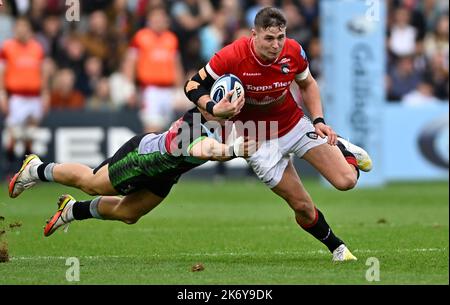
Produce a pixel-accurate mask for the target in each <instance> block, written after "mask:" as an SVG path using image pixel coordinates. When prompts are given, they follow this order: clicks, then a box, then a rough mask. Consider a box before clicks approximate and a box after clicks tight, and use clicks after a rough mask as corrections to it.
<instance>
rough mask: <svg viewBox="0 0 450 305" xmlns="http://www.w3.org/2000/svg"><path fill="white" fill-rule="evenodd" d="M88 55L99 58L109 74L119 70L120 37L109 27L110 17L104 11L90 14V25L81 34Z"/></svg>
mask: <svg viewBox="0 0 450 305" xmlns="http://www.w3.org/2000/svg"><path fill="white" fill-rule="evenodd" d="M80 40H81V43H82V44H83V45H84V47H85V49H86V51H87V53H88V55H91V56H95V57H97V58H99V59H100V60H101V61H102V63H103V67H104V69H105V72H106V73H107V74H110V73H112V71H115V70H117V68H118V66H117V61H118V59H119V58H120V56H121V54H122V53H121V51H123V50H121V49H120V48H119V39H118V37H117V35H115V34H114V32H112V31H111V30H110V28H109V27H108V19H107V17H106V14H105V13H104V12H102V11H95V12H93V13H92V14H91V15H90V16H89V27H88V30H87V32H86V33H84V34H82V35H80Z"/></svg>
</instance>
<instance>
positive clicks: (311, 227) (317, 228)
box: [295, 208, 344, 252]
mask: <svg viewBox="0 0 450 305" xmlns="http://www.w3.org/2000/svg"><path fill="white" fill-rule="evenodd" d="M314 209H315V211H316V217H315V219H314V221H313V222H312V223H311V224H308V225H304V224H302V223H300V220H299V218H298V217H295V220H296V221H297V223H298V224H299V225H300V227H302V228H303V229H304V230H305V231H306V232H308V233H309V234H311V235H312V236H314V237H315V238H317V239H318V240H319V241H320V242H322V243H323V244H324V245H325V246H327V248H328V249H329V250H330V252H333V251H334V250H335V249H336V248H337V247H339V246H340V245H342V244H343V243H344V242H343V241H342V240H340V239H339V238H338V237H336V235H334V233H333V231H332V230H331V228H330V226H329V225H328V223H327V222H326V220H325V217H324V216H323V214H322V212H320V211H319V210H318V209H317V208H314Z"/></svg>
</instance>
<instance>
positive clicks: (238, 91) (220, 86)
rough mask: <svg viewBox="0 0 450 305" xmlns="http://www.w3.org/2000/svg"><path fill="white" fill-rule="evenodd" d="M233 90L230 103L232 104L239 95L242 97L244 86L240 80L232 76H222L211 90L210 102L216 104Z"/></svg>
mask: <svg viewBox="0 0 450 305" xmlns="http://www.w3.org/2000/svg"><path fill="white" fill-rule="evenodd" d="M233 89H234V93H233V95H232V96H231V100H230V102H231V103H233V102H234V101H236V100H237V99H238V98H239V97H240V96H241V95H244V85H242V82H241V80H240V79H239V78H238V77H237V76H236V75H234V74H224V75H222V76H221V77H219V78H218V79H217V80H216V81H215V82H214V85H213V86H212V88H211V92H210V93H209V96H210V97H211V99H212V101H213V102H215V103H218V102H219V101H220V100H221V99H223V98H224V97H225V95H226V94H227V93H228V92H230V91H231V90H233Z"/></svg>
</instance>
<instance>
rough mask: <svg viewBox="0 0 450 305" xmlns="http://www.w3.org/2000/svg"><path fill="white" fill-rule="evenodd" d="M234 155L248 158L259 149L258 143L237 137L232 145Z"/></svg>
mask: <svg viewBox="0 0 450 305" xmlns="http://www.w3.org/2000/svg"><path fill="white" fill-rule="evenodd" d="M233 146H234V154H235V155H236V156H238V157H243V158H248V157H250V156H252V155H253V154H254V153H255V152H256V151H257V150H258V148H259V145H258V142H257V141H256V140H254V139H249V138H248V137H246V138H244V137H242V136H241V137H239V138H237V139H236V141H235V142H234V144H233Z"/></svg>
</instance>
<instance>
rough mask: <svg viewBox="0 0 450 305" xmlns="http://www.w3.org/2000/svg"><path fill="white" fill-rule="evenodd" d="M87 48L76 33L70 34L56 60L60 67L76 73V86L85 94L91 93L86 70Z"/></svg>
mask: <svg viewBox="0 0 450 305" xmlns="http://www.w3.org/2000/svg"><path fill="white" fill-rule="evenodd" d="M86 57H87V56H86V50H85V48H84V46H83V44H82V43H81V41H80V39H79V37H78V36H77V35H76V34H69V35H68V37H66V38H65V39H64V41H63V52H62V54H61V55H60V58H56V62H57V64H58V66H59V67H60V68H68V69H70V70H72V71H73V72H74V73H75V88H76V89H77V90H79V91H81V92H82V93H83V94H84V95H87V94H89V93H90V91H89V86H88V85H87V84H86V83H87V80H86V79H87V76H86V72H85V70H84V66H85V62H86Z"/></svg>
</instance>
